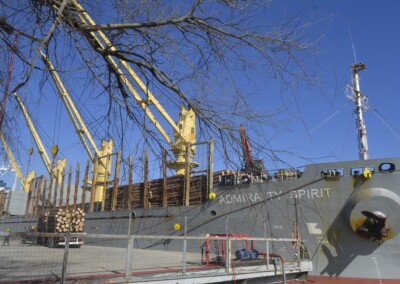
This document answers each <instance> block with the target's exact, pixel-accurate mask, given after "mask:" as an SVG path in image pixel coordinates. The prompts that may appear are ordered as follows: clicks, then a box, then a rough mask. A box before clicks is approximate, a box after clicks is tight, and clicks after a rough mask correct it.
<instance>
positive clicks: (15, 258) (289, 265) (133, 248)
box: [0, 233, 311, 283]
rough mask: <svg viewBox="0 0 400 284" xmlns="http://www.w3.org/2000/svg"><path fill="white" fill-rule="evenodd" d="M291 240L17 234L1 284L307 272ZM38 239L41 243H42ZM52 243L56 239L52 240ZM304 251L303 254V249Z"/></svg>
mask: <svg viewBox="0 0 400 284" xmlns="http://www.w3.org/2000/svg"><path fill="white" fill-rule="evenodd" d="M50 237H63V238H65V242H66V243H67V244H68V243H69V241H70V240H71V239H72V238H76V237H79V238H83V239H84V244H83V245H82V246H81V247H80V248H72V247H70V246H68V245H63V246H62V247H60V248H50V247H47V245H50V244H49V243H48V242H47V241H46V238H50ZM295 241H296V240H292V239H273V238H251V237H248V236H244V235H241V236H239V235H236V236H224V235H207V236H186V237H185V236H143V235H105V234H84V235H82V234H72V233H70V234H49V233H47V234H42V233H14V234H11V237H10V245H9V246H3V247H1V254H0V279H1V280H0V283H2V281H5V282H7V283H9V282H13V281H36V282H37V281H39V282H40V283H42V282H43V283H46V282H56V281H61V282H62V283H69V282H71V283H72V282H74V283H79V281H82V282H83V281H85V282H84V283H91V282H96V283H102V282H103V281H104V282H106V281H108V282H107V283H110V281H111V283H113V281H114V282H118V281H125V282H129V283H136V282H152V283H155V282H157V281H163V283H167V282H168V281H175V282H173V283H176V281H177V280H179V283H184V281H185V279H191V280H193V279H196V282H197V283H209V282H210V281H211V280H210V279H211V278H212V279H214V280H216V279H220V280H221V281H220V282H223V281H229V280H234V279H236V280H238V279H251V278H259V277H265V278H266V279H269V280H271V279H272V278H274V279H276V280H277V281H283V280H286V279H293V278H299V277H304V276H306V274H307V271H309V270H311V263H310V261H309V260H307V259H302V258H301V257H300V255H301V254H299V253H298V248H297V247H293V246H292V242H295ZM38 243H40V244H38ZM52 244H53V245H54V243H52ZM303 255H304V254H303ZM217 282H218V281H217Z"/></svg>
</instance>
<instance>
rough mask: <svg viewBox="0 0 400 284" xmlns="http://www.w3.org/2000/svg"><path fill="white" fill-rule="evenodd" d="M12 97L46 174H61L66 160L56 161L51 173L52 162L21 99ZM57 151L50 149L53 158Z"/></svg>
mask: <svg viewBox="0 0 400 284" xmlns="http://www.w3.org/2000/svg"><path fill="white" fill-rule="evenodd" d="M14 97H15V99H16V100H17V103H18V105H19V107H20V108H21V110H22V113H23V115H24V118H25V121H26V125H27V126H28V128H29V130H30V132H31V135H32V137H33V140H34V141H35V144H36V147H37V148H38V153H39V155H40V157H41V159H42V161H43V163H44V165H45V167H46V170H47V172H48V173H49V174H50V175H51V176H53V175H56V174H57V173H62V172H63V171H64V169H65V167H66V165H67V159H66V158H64V159H63V160H57V163H56V166H55V172H53V167H52V162H51V160H50V158H49V155H48V154H47V151H46V149H45V148H44V146H43V143H42V140H41V139H40V137H39V135H38V133H37V131H36V129H35V126H34V125H33V122H32V120H31V118H30V117H29V114H28V111H27V110H26V108H25V105H24V104H23V102H22V100H21V98H20V97H19V96H18V95H17V94H16V93H14ZM57 151H58V148H57V146H56V145H54V146H53V147H52V155H53V157H55V156H56V155H57ZM59 182H61V179H59Z"/></svg>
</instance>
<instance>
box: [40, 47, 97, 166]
mask: <svg viewBox="0 0 400 284" xmlns="http://www.w3.org/2000/svg"><path fill="white" fill-rule="evenodd" d="M40 53H41V54H42V60H43V62H44V63H45V64H46V67H47V69H49V71H50V74H51V77H52V78H53V81H54V83H55V85H56V87H57V90H58V93H59V95H60V98H61V100H62V102H63V103H64V105H65V108H66V109H67V112H68V115H69V117H70V119H71V121H72V123H73V124H74V127H75V130H76V132H77V133H78V136H79V139H80V140H81V142H82V144H83V146H84V147H85V149H86V152H87V153H88V155H89V157H90V160H92V161H93V158H94V157H93V154H92V152H91V150H90V147H89V144H90V145H91V146H92V148H93V150H94V152H95V154H96V155H97V157H101V156H102V154H101V153H100V151H99V149H98V148H97V146H96V144H95V143H94V140H93V138H92V135H90V132H89V131H88V129H87V128H86V125H85V123H84V122H83V120H82V118H81V116H80V114H79V112H78V110H77V109H76V107H75V104H74V103H73V101H72V99H71V97H70V95H69V94H68V92H67V90H66V88H65V87H64V84H63V83H62V81H61V79H60V77H59V76H58V73H57V71H56V70H55V69H54V66H53V64H52V63H51V61H50V60H49V59H48V58H47V56H46V55H45V54H44V53H43V52H42V51H40ZM85 137H86V139H87V140H86V139H85Z"/></svg>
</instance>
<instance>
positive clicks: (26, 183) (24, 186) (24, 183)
mask: <svg viewBox="0 0 400 284" xmlns="http://www.w3.org/2000/svg"><path fill="white" fill-rule="evenodd" d="M0 138H1V141H2V142H3V145H4V149H6V152H7V156H8V158H9V159H10V163H11V166H12V168H13V170H14V172H15V174H16V176H17V177H18V179H19V180H20V182H21V185H22V191H25V192H28V191H29V185H30V183H31V181H32V180H33V179H34V178H35V175H36V173H35V171H31V172H29V173H28V175H27V176H26V178H24V176H23V175H22V173H21V169H20V168H19V166H18V164H17V162H16V161H15V159H14V156H13V154H12V152H11V150H10V147H8V143H7V142H6V140H5V139H4V137H3V135H2V134H0Z"/></svg>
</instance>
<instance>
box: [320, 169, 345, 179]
mask: <svg viewBox="0 0 400 284" xmlns="http://www.w3.org/2000/svg"><path fill="white" fill-rule="evenodd" d="M342 176H344V170H343V169H326V170H322V171H321V177H342Z"/></svg>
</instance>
